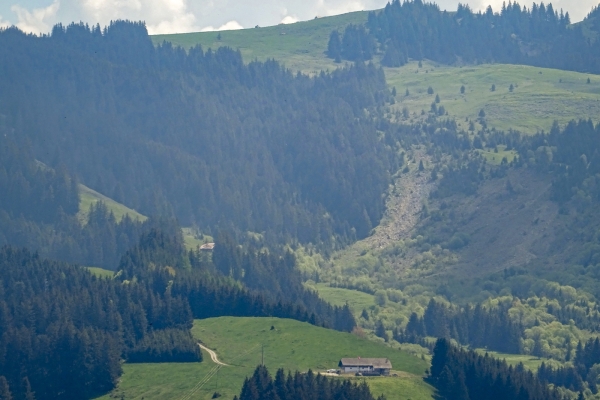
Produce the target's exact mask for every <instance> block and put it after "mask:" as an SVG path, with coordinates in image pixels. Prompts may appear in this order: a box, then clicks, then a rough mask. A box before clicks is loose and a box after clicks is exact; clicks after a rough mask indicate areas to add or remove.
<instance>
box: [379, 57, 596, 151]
mask: <svg viewBox="0 0 600 400" xmlns="http://www.w3.org/2000/svg"><path fill="white" fill-rule="evenodd" d="M385 72H386V77H387V81H388V84H389V85H390V86H391V87H395V88H396V91H397V95H396V101H397V102H396V104H395V105H394V106H393V108H394V109H395V110H396V111H401V110H402V109H403V108H404V107H406V108H407V109H408V110H409V113H410V114H411V117H412V118H416V116H415V114H416V115H417V116H418V115H420V114H421V110H424V111H426V112H427V111H429V110H430V108H431V103H432V102H434V101H435V97H436V95H439V97H440V103H439V104H438V106H440V105H441V106H444V108H445V109H446V111H447V112H448V116H449V117H454V118H456V120H457V122H458V123H459V124H460V125H461V127H462V128H464V129H465V130H467V129H468V126H469V123H468V122H467V121H466V119H469V120H473V121H475V120H477V118H478V115H479V112H480V110H482V109H483V110H484V112H485V121H486V123H487V124H488V126H489V127H493V128H496V129H499V130H508V129H511V128H512V129H516V130H520V131H522V132H525V133H536V132H537V131H538V130H545V131H548V130H549V129H550V127H551V126H552V123H553V121H554V120H557V121H558V122H559V123H560V124H566V123H567V122H569V121H570V120H571V119H573V118H589V116H595V115H600V77H599V76H595V75H589V74H582V73H578V72H569V71H561V70H555V69H547V68H537V67H529V66H524V65H505V64H484V65H476V66H464V67H456V66H442V65H438V64H435V63H431V62H423V63H422V67H421V68H419V66H418V63H417V62H411V63H409V64H407V65H405V66H403V67H401V68H386V69H385ZM588 78H590V83H589V84H588V83H587V80H588ZM492 85H495V90H494V91H493V90H492ZM510 85H513V91H512V92H510V90H509V89H510ZM462 86H464V87H465V91H464V94H461V87H462ZM429 87H431V88H432V89H433V91H434V94H428V93H427V89H428V88H429ZM407 89H408V92H409V95H408V96H406V90H407ZM509 161H510V160H509Z"/></svg>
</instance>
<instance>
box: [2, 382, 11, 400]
mask: <svg viewBox="0 0 600 400" xmlns="http://www.w3.org/2000/svg"><path fill="white" fill-rule="evenodd" d="M0 400H12V394H11V393H10V388H9V387H8V381H7V380H6V378H5V377H4V376H0Z"/></svg>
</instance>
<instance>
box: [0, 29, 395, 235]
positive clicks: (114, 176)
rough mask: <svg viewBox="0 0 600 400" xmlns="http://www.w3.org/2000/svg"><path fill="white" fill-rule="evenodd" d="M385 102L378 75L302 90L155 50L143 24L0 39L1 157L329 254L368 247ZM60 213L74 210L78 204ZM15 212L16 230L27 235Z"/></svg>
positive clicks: (15, 33)
mask: <svg viewBox="0 0 600 400" xmlns="http://www.w3.org/2000/svg"><path fill="white" fill-rule="evenodd" d="M389 97H390V93H389V91H388V89H387V87H386V83H385V77H384V75H383V71H382V70H380V69H378V68H375V67H374V66H372V65H364V64H361V63H359V64H357V65H354V66H350V67H348V68H345V69H341V70H338V71H335V72H332V73H329V74H324V73H323V74H321V75H319V76H316V77H314V78H309V77H307V76H304V75H294V74H292V72H290V71H288V70H285V69H284V68H283V67H282V66H281V65H279V64H278V63H277V62H276V61H273V60H272V61H268V62H265V63H259V62H253V63H250V64H249V65H245V64H244V63H243V62H242V58H241V55H240V53H239V52H236V51H234V50H231V49H226V48H221V49H219V50H217V51H212V50H207V51H205V50H203V49H202V48H200V47H195V48H194V49H191V50H190V51H189V52H185V51H184V50H182V49H180V48H173V47H172V46H171V45H170V44H168V43H164V44H163V45H161V46H158V47H156V48H155V47H154V46H153V45H152V42H151V41H150V38H149V36H148V34H147V31H146V28H145V26H144V25H143V24H139V23H130V22H124V21H117V22H114V23H112V24H111V25H110V26H108V27H106V28H105V29H101V28H100V27H99V26H96V27H91V28H89V27H88V26H86V25H83V24H71V25H69V26H66V27H64V26H61V25H58V26H56V27H55V28H54V29H53V31H52V34H51V35H49V36H44V37H35V36H31V35H26V34H24V33H22V32H20V31H19V30H17V29H16V28H9V29H5V30H3V31H2V32H0V115H1V116H2V119H1V123H2V126H1V128H0V129H2V132H3V135H2V140H3V141H9V144H6V143H3V144H2V146H7V147H9V149H12V150H4V151H11V152H28V153H29V154H32V155H33V157H35V159H36V160H38V161H40V162H42V163H44V164H45V165H47V166H48V167H50V168H53V169H55V170H56V171H57V172H56V174H57V176H58V178H60V179H62V180H63V182H66V184H69V185H71V186H69V187H72V184H70V183H69V182H77V181H79V182H83V183H85V184H86V185H88V186H89V187H91V188H93V189H94V190H97V191H98V192H100V193H103V194H105V195H107V196H108V197H110V198H112V199H115V200H116V201H118V202H122V203H124V204H125V205H127V206H129V207H130V208H134V209H136V210H139V211H140V212H141V213H143V214H145V215H161V216H166V217H173V218H177V219H178V220H179V222H180V223H181V224H182V225H183V226H190V225H192V224H196V225H197V226H201V227H203V228H205V229H207V228H210V229H213V230H214V231H215V232H216V231H217V230H218V229H236V230H238V231H242V232H245V231H254V232H266V233H267V234H268V235H271V237H272V238H276V239H277V240H279V241H282V240H283V239H285V240H288V241H289V240H297V241H300V242H303V243H306V242H309V241H311V242H313V243H321V242H322V243H328V244H332V243H333V244H334V243H336V242H339V243H344V242H347V241H349V240H354V239H356V238H360V237H364V236H366V235H367V234H368V233H369V231H370V229H371V228H372V227H373V226H374V225H373V224H375V223H377V221H378V220H379V219H380V217H381V215H382V213H383V202H382V200H381V194H382V193H383V192H384V190H385V188H386V187H387V185H388V183H389V174H388V168H389V167H390V163H391V159H390V154H389V152H388V151H387V150H386V148H385V147H384V146H383V145H382V143H381V142H380V141H379V140H378V134H377V131H376V126H375V123H374V122H373V121H372V118H371V117H370V116H369V112H368V111H366V110H370V109H375V108H377V106H379V105H382V104H384V102H385V101H386V100H388V99H389ZM11 142H12V143H11ZM13 159H14V157H13ZM2 162H3V164H4V163H10V162H11V161H10V160H8V159H7V160H5V159H4V158H3V159H2ZM3 167H4V169H10V168H14V167H15V166H13V165H12V164H6V165H3ZM59 167H60V168H59ZM65 169H66V170H67V171H70V173H71V174H73V175H75V176H73V177H72V178H66V175H65V173H63V171H64V170H65ZM24 178H25V179H28V178H29V179H34V178H35V177H33V176H28V175H25V176H24ZM71 179H72V181H71ZM22 181H23V180H21V181H20V183H19V184H23V185H24V184H25V183H24V182H22ZM58 189H59V187H58V186H57V187H56V191H58ZM20 191H21V192H23V193H26V192H27V191H26V190H25V189H20ZM69 193H70V192H69V191H65V192H63V195H64V196H68V195H69ZM73 195H74V194H73ZM7 200H9V201H12V199H7ZM53 201H54V203H57V202H58V201H59V199H55V200H53ZM62 208H63V210H62V211H63V212H64V213H65V214H67V215H72V214H73V213H74V212H76V211H77V207H76V202H73V201H71V203H69V204H65V205H64V206H63V207H62ZM17 212H18V211H17V210H14V212H13V213H12V214H11V215H9V217H8V219H10V220H11V221H12V224H11V226H14V227H13V229H15V230H16V229H21V228H20V227H21V226H23V225H26V226H27V225H28V224H27V223H26V222H25V221H28V220H27V217H28V216H27V215H23V216H22V217H23V218H24V219H25V221H21V222H14V220H15V219H18V218H20V217H21V215H20V214H16V213H17ZM32 212H34V211H33V210H32ZM47 212H48V213H50V214H51V213H54V214H56V206H54V208H49V209H48V211H47ZM48 218H57V216H56V215H52V217H50V216H49V217H48ZM36 222H37V221H36ZM7 223H9V224H10V222H7ZM15 224H16V226H15ZM29 229H33V230H35V229H43V227H39V226H35V227H33V226H32V227H30V228H29Z"/></svg>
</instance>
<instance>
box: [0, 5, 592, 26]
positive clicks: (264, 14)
mask: <svg viewBox="0 0 600 400" xmlns="http://www.w3.org/2000/svg"><path fill="white" fill-rule="evenodd" d="M52 1H54V2H52ZM401 1H404V0H401ZM459 1H461V2H462V3H468V4H470V6H471V8H472V9H474V10H485V8H486V7H487V6H488V4H491V5H492V8H493V9H494V11H499V10H500V7H501V6H502V2H503V1H504V0H436V2H437V3H438V4H439V6H440V8H442V9H447V10H456V7H457V5H458V2H459ZM532 1H533V0H523V1H520V2H519V3H521V4H527V7H530V6H531V3H532ZM599 1H600V0H547V1H545V3H548V2H552V4H553V6H554V8H555V9H556V10H560V9H561V8H562V9H564V10H565V11H567V10H568V11H569V13H570V15H571V20H572V21H574V22H576V21H580V20H581V19H583V18H584V17H585V16H586V15H587V13H588V12H589V11H590V10H591V9H592V7H593V6H596V5H598V2H599ZM9 2H12V3H16V4H15V5H14V6H12V8H11V7H10V6H9V4H7V3H9ZM59 2H60V3H59ZM387 2H388V0H260V1H259V0H219V1H216V0H0V3H2V4H0V13H2V15H3V17H4V19H1V18H0V26H7V25H10V24H11V23H14V24H15V25H17V26H19V27H20V28H21V29H23V30H25V31H27V32H35V33H40V32H49V31H50V29H51V28H52V25H54V24H55V23H58V22H62V23H64V24H68V23H70V22H73V21H75V22H79V21H84V22H87V23H89V24H90V25H92V24H96V23H99V24H100V25H101V26H105V25H108V24H109V23H110V21H111V20H116V19H129V20H134V21H140V20H141V21H145V22H146V26H147V27H148V31H149V32H150V33H151V34H156V33H175V32H194V31H196V32H197V31H200V30H201V28H202V27H205V28H204V29H202V30H204V31H208V30H214V31H218V30H229V29H241V28H242V27H243V26H246V27H248V26H255V25H259V26H269V25H276V24H278V23H281V22H282V23H293V22H296V21H303V20H310V19H313V18H314V17H315V16H317V15H318V16H330V15H337V14H343V13H347V12H351V11H360V10H375V9H381V8H383V7H385V4H386V3H387ZM536 2H538V3H539V0H537V1H536ZM507 3H508V1H507ZM11 10H12V13H11ZM11 14H14V15H11ZM7 20H8V21H7Z"/></svg>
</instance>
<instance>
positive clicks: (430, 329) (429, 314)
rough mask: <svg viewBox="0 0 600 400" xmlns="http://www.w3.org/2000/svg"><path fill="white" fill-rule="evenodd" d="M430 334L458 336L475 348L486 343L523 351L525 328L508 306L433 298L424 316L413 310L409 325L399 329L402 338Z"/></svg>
mask: <svg viewBox="0 0 600 400" xmlns="http://www.w3.org/2000/svg"><path fill="white" fill-rule="evenodd" d="M426 336H433V337H436V338H448V339H455V340H456V341H457V342H458V343H461V344H463V345H469V346H471V347H473V348H480V347H485V348H488V349H490V350H496V351H501V352H504V353H512V354H521V353H522V346H521V339H522V336H523V329H522V328H521V327H520V326H519V325H518V324H517V323H514V322H513V321H512V320H511V318H510V316H509V315H508V312H507V310H506V309H502V308H501V307H498V308H496V309H486V308H484V307H482V306H481V305H480V304H477V305H476V306H475V307H473V306H471V305H467V306H465V307H459V306H454V305H446V304H444V303H440V302H437V301H435V300H434V299H431V300H430V301H429V304H428V305H427V308H426V309H425V313H424V315H423V316H422V317H420V316H419V315H417V314H416V313H412V314H411V316H410V318H409V321H408V324H407V325H406V328H405V329H403V330H402V329H396V330H395V331H394V339H396V340H398V341H399V342H407V341H411V342H417V343H419V342H422V339H423V338H425V337H426Z"/></svg>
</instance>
